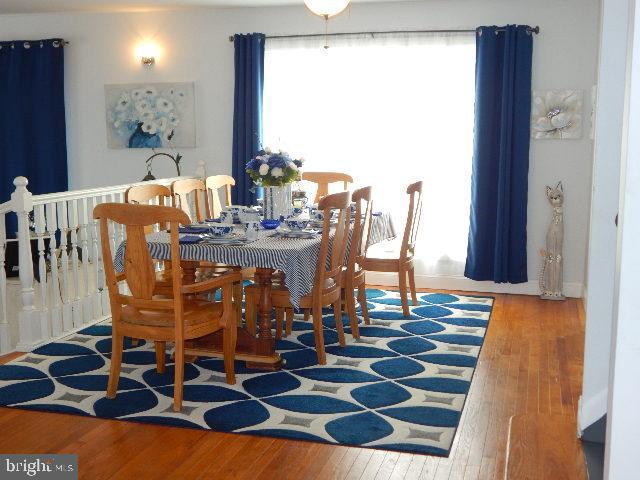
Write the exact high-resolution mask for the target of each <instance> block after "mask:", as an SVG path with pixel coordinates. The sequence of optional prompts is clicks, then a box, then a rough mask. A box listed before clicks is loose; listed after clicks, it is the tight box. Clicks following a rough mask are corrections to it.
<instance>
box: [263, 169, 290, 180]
mask: <svg viewBox="0 0 640 480" xmlns="http://www.w3.org/2000/svg"><path fill="white" fill-rule="evenodd" d="M260 169H261V170H262V167H260ZM283 175H284V172H283V171H282V169H281V168H280V167H273V168H272V169H271V176H272V177H274V178H278V177H281V176H283Z"/></svg>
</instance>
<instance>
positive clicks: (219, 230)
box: [209, 225, 233, 237]
mask: <svg viewBox="0 0 640 480" xmlns="http://www.w3.org/2000/svg"><path fill="white" fill-rule="evenodd" d="M209 231H210V232H211V235H214V236H216V237H221V236H223V235H229V234H230V233H231V232H232V231H233V227H230V226H224V225H221V226H219V227H218V226H211V227H209Z"/></svg>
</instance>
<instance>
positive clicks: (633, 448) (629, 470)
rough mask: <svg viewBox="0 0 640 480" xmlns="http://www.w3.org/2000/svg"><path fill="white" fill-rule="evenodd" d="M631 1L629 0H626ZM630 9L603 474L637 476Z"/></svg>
mask: <svg viewBox="0 0 640 480" xmlns="http://www.w3.org/2000/svg"><path fill="white" fill-rule="evenodd" d="M625 3H627V2H625ZM628 5H629V7H630V9H629V12H630V15H629V19H630V31H629V43H628V51H629V63H628V67H627V68H628V69H629V75H628V77H627V88H626V94H627V97H626V98H627V103H626V111H625V118H624V123H623V125H624V128H623V138H622V162H621V165H620V172H621V175H620V222H619V224H620V229H619V233H618V242H617V257H616V270H615V275H614V277H615V289H614V309H613V318H614V321H613V328H612V335H611V336H612V338H613V342H612V349H611V353H612V354H611V371H610V380H609V386H610V388H609V403H608V415H607V439H606V449H605V467H604V478H605V479H606V480H632V479H636V478H638V466H637V465H638V458H637V456H638V442H639V441H640V411H639V410H638V392H639V391H640V375H638V363H639V362H640V322H638V307H637V303H638V302H637V298H638V285H640V250H639V249H638V246H637V242H638V238H639V237H640V189H639V188H638V186H639V185H640V10H639V9H638V7H637V5H636V1H635V0H630V1H629V2H628Z"/></svg>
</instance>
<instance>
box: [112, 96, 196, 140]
mask: <svg viewBox="0 0 640 480" xmlns="http://www.w3.org/2000/svg"><path fill="white" fill-rule="evenodd" d="M185 96H186V94H185V92H183V91H179V90H176V89H174V88H170V89H168V90H166V91H163V92H159V91H158V90H157V89H156V87H154V86H149V87H145V88H136V89H133V90H131V91H124V92H122V94H121V96H120V98H119V99H118V102H117V103H116V104H115V106H113V108H112V109H111V110H110V111H109V112H108V115H109V121H110V122H111V124H112V125H113V127H114V128H115V130H116V131H118V132H119V133H120V134H121V135H123V136H124V137H125V138H126V137H128V143H129V145H128V146H129V148H144V147H147V148H153V147H162V146H166V145H169V144H170V142H171V140H172V139H173V136H174V133H175V132H174V130H175V128H176V127H177V126H178V124H179V123H180V114H179V112H180V109H181V105H182V103H183V102H184V101H185Z"/></svg>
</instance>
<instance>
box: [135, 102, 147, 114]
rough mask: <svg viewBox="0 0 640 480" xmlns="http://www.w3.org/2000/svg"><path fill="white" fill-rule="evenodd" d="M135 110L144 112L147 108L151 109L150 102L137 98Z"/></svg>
mask: <svg viewBox="0 0 640 480" xmlns="http://www.w3.org/2000/svg"><path fill="white" fill-rule="evenodd" d="M136 110H137V111H138V112H146V111H147V110H151V104H150V103H149V101H148V100H138V101H137V102H136Z"/></svg>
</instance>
